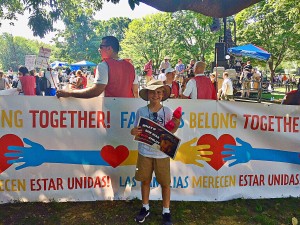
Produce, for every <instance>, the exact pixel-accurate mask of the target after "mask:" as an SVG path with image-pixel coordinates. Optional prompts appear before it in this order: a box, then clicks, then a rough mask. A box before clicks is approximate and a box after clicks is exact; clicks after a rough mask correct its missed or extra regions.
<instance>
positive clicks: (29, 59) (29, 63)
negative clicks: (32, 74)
mask: <svg viewBox="0 0 300 225" xmlns="http://www.w3.org/2000/svg"><path fill="white" fill-rule="evenodd" d="M35 59H36V55H25V66H26V67H27V69H28V70H29V71H30V70H33V69H34V65H35Z"/></svg>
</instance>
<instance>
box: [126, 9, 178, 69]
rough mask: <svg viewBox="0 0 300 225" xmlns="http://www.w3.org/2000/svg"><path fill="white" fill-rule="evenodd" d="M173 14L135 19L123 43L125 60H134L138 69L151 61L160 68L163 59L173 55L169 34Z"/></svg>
mask: <svg viewBox="0 0 300 225" xmlns="http://www.w3.org/2000/svg"><path fill="white" fill-rule="evenodd" d="M171 20H172V14H170V13H157V14H153V15H149V16H146V17H144V18H141V19H134V20H133V21H132V22H131V23H130V24H129V27H128V29H127V30H126V32H125V38H124V40H123V41H122V42H121V46H122V53H121V56H122V57H123V58H130V59H132V60H133V62H134V65H135V66H136V67H139V68H141V67H143V66H144V64H145V63H146V62H148V61H149V60H150V59H152V60H153V65H154V67H155V68H158V66H159V64H160V61H161V59H162V58H163V57H164V56H165V55H170V54H171V49H170V44H169V43H170V39H169V38H170V37H171V35H169V34H168V33H170V31H169V29H168V28H169V27H170V21H171Z"/></svg>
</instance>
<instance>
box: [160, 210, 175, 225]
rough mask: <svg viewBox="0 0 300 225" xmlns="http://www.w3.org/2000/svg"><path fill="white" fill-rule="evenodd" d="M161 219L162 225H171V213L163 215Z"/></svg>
mask: <svg viewBox="0 0 300 225" xmlns="http://www.w3.org/2000/svg"><path fill="white" fill-rule="evenodd" d="M162 217H163V225H172V224H173V223H172V220H171V213H164V214H163V215H162Z"/></svg>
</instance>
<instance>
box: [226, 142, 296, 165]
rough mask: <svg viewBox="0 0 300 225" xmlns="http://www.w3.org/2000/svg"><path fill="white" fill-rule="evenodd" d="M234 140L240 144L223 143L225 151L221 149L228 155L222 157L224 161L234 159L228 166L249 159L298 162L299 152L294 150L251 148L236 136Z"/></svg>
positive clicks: (245, 161)
mask: <svg viewBox="0 0 300 225" xmlns="http://www.w3.org/2000/svg"><path fill="white" fill-rule="evenodd" d="M236 141H237V142H238V143H239V144H241V145H240V146H236V145H224V148H226V149H228V150H227V151H222V155H230V156H228V157H225V158H224V161H230V160H235V161H233V162H231V163H229V167H231V166H234V165H236V164H241V163H247V162H249V161H250V160H261V161H272V162H284V163H292V164H300V154H299V152H298V151H297V149H295V150H296V151H295V152H294V151H293V152H291V151H283V150H277V149H266V148H253V147H252V146H251V145H250V144H249V143H248V142H245V141H243V140H241V139H240V138H236Z"/></svg>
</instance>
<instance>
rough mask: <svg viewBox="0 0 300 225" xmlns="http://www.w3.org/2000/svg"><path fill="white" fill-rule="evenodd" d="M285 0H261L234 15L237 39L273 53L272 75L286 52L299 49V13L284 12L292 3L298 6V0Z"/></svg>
mask: <svg viewBox="0 0 300 225" xmlns="http://www.w3.org/2000/svg"><path fill="white" fill-rule="evenodd" d="M285 2H286V0H277V1H275V0H272V1H262V2H260V3H259V4H257V5H255V6H253V7H251V8H249V9H246V10H244V11H242V12H240V13H239V14H238V15H237V16H236V21H237V27H238V33H237V36H238V41H239V43H240V44H242V43H253V44H256V45H258V46H260V47H262V48H264V49H266V50H267V51H269V52H270V53H271V54H272V56H271V58H270V59H269V61H268V67H269V70H270V72H271V77H273V76H274V74H275V70H276V68H278V66H279V65H280V64H281V63H282V61H283V60H284V59H285V58H287V56H288V54H289V57H291V56H292V55H293V54H295V55H296V54H298V53H296V52H299V40H300V36H299V35H300V34H299V30H298V29H297V26H298V25H295V24H299V20H298V21H297V19H299V14H298V15H297V16H290V14H288V13H287V12H289V11H290V10H292V8H295V7H296V8H297V7H298V10H299V1H294V0H288V4H285ZM292 11H293V10H292ZM291 14H292V13H291ZM295 19H296V20H295Z"/></svg>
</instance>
